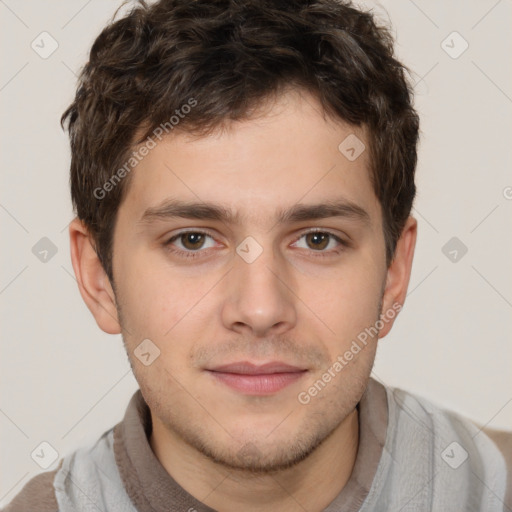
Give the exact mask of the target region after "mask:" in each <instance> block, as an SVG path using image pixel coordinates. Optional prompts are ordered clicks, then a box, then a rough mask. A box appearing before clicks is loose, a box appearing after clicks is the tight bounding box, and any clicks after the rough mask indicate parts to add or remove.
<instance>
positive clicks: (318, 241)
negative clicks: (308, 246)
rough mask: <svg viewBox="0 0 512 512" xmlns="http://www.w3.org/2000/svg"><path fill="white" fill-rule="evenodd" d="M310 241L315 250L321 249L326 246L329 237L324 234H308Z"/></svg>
mask: <svg viewBox="0 0 512 512" xmlns="http://www.w3.org/2000/svg"><path fill="white" fill-rule="evenodd" d="M309 236H310V241H311V242H312V243H313V245H314V246H315V249H323V248H325V246H326V243H325V242H326V240H327V239H328V237H329V235H328V234H326V233H310V234H309Z"/></svg>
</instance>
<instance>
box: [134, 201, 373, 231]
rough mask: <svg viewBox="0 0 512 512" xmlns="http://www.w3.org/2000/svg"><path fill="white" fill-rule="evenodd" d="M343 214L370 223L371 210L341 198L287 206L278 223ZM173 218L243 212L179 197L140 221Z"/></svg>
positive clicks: (234, 218)
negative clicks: (369, 211)
mask: <svg viewBox="0 0 512 512" xmlns="http://www.w3.org/2000/svg"><path fill="white" fill-rule="evenodd" d="M329 217H342V218H347V219H350V220H356V221H360V222H363V223H364V224H367V225H370V224H371V219H370V215H369V214H368V212H367V211H366V210H365V209H364V208H362V207H361V206H359V205H357V204H356V203H354V202H352V201H348V200H346V199H339V200H335V201H326V202H325V203H320V204H311V205H308V204H296V205H293V206H292V207H290V208H287V209H280V210H278V212H277V215H276V223H280V224H285V223H293V222H300V221H308V220H318V219H325V218H329ZM173 218H184V219H197V220H217V221H221V222H225V223H229V224H236V223H239V221H240V214H239V213H238V212H237V213H235V212H233V211H232V210H231V209H229V208H226V207H224V206H222V205H219V204H215V203H206V202H188V201H182V200H178V199H167V200H165V201H163V202H162V203H161V204H159V205H158V206H154V207H150V208H148V209H147V210H146V211H145V212H144V213H143V215H142V217H141V218H140V220H139V221H138V224H150V223H152V222H155V221H158V220H168V219H173Z"/></svg>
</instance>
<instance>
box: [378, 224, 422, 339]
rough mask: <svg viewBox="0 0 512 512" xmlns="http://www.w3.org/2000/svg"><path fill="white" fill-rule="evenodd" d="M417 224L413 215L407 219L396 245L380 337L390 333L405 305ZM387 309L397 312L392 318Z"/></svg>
mask: <svg viewBox="0 0 512 512" xmlns="http://www.w3.org/2000/svg"><path fill="white" fill-rule="evenodd" d="M417 224H418V223H417V222H416V219H414V218H413V217H409V218H408V219H407V221H406V223H405V226H404V229H403V230H402V235H401V236H400V239H399V240H398V242H397V245H396V249H395V256H394V258H393V261H392V262H391V265H390V266H389V268H388V271H387V275H386V286H385V288H384V295H383V298H382V312H381V317H385V321H384V322H383V323H384V327H383V328H382V329H381V330H380V333H379V338H384V336H386V335H387V334H388V333H389V331H390V330H391V327H393V323H394V319H395V318H396V313H398V311H400V309H401V308H402V306H403V305H404V302H405V296H406V294H407V288H408V286H409V278H410V277H411V268H412V260H413V256H414V248H415V246H416V234H417V229H418V227H417ZM386 311H394V313H395V314H394V315H393V317H392V319H390V315H388V316H386Z"/></svg>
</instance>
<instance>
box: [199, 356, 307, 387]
mask: <svg viewBox="0 0 512 512" xmlns="http://www.w3.org/2000/svg"><path fill="white" fill-rule="evenodd" d="M207 371H208V372H209V373H210V375H212V376H213V377H214V378H215V379H216V380H217V381H219V382H221V383H223V384H225V385H227V386H229V387H230V388H231V389H234V390H235V391H238V392H240V393H243V394H245V395H260V396H263V395H272V394H274V393H277V392H279V391H281V390H282V389H284V388H285V387H287V386H289V385H290V384H292V383H294V382H296V381H297V380H299V379H301V378H302V377H303V376H304V374H305V373H307V369H305V368H299V367H297V366H292V365H289V364H286V363H283V362H280V361H272V362H269V363H265V364H254V363H250V362H248V361H240V362H235V363H230V364H225V365H220V366H216V367H214V368H211V369H207Z"/></svg>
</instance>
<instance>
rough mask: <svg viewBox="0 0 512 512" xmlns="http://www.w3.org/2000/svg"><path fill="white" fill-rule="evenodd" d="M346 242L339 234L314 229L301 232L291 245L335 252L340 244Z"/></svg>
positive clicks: (345, 244)
mask: <svg viewBox="0 0 512 512" xmlns="http://www.w3.org/2000/svg"><path fill="white" fill-rule="evenodd" d="M347 245H348V244H347V243H346V242H345V241H344V240H342V239H341V238H340V237H339V236H337V235H335V234H333V233H330V232H329V231H321V230H314V231H309V232H307V233H303V234H302V235H301V236H300V237H299V238H298V239H297V241H296V242H294V243H293V244H292V246H295V247H298V248H300V249H311V250H313V251H315V252H320V253H337V252H339V250H336V248H339V247H340V246H347Z"/></svg>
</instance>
